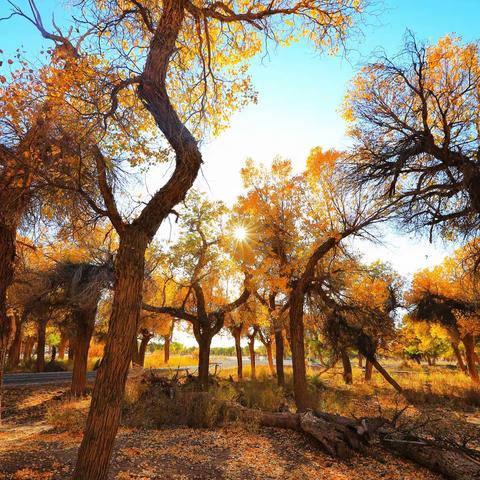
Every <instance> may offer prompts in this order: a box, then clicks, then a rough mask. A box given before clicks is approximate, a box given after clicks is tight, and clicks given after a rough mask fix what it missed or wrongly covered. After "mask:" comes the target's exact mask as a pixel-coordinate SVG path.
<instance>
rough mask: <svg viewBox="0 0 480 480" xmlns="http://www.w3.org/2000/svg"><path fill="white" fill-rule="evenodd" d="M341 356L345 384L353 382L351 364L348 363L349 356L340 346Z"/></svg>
mask: <svg viewBox="0 0 480 480" xmlns="http://www.w3.org/2000/svg"><path fill="white" fill-rule="evenodd" d="M341 357H342V365H343V381H344V382H345V383H346V384H347V385H351V384H352V383H353V373H352V364H351V363H350V357H349V356H348V352H347V350H346V349H345V348H342V351H341Z"/></svg>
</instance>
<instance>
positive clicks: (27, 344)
mask: <svg viewBox="0 0 480 480" xmlns="http://www.w3.org/2000/svg"><path fill="white" fill-rule="evenodd" d="M33 345H35V338H33V337H27V338H26V339H25V341H24V343H23V361H24V362H29V361H30V360H31V359H32V351H33Z"/></svg>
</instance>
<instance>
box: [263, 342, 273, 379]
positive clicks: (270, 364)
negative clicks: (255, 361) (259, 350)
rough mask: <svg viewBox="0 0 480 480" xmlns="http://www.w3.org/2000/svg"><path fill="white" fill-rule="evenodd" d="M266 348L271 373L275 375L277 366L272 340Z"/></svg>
mask: <svg viewBox="0 0 480 480" xmlns="http://www.w3.org/2000/svg"><path fill="white" fill-rule="evenodd" d="M265 349H266V350H267V360H268V368H269V369H270V373H271V374H272V375H275V367H274V366H273V353H272V342H268V343H267V344H266V345H265Z"/></svg>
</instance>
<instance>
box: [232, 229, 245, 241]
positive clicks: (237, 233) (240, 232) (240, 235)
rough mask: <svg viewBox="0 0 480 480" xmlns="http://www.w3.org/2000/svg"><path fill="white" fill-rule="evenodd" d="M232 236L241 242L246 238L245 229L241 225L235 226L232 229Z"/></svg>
mask: <svg viewBox="0 0 480 480" xmlns="http://www.w3.org/2000/svg"><path fill="white" fill-rule="evenodd" d="M233 236H234V237H235V240H237V241H239V242H243V241H244V240H246V238H247V230H246V229H245V227H242V226H239V227H236V228H235V230H234V231H233Z"/></svg>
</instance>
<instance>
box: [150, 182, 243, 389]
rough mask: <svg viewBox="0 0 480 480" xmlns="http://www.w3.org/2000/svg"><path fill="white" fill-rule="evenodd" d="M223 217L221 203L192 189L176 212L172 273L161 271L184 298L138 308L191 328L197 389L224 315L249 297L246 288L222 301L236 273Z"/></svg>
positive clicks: (205, 377)
mask: <svg viewBox="0 0 480 480" xmlns="http://www.w3.org/2000/svg"><path fill="white" fill-rule="evenodd" d="M225 213H226V209H225V206H224V205H223V204H222V203H221V202H210V201H209V200H207V199H206V198H205V197H204V196H202V195H200V194H199V193H197V192H196V191H195V190H193V191H191V192H190V194H189V195H188V197H187V199H186V208H184V209H183V210H181V212H180V213H179V218H180V220H179V224H180V229H181V231H180V234H179V239H178V241H177V243H176V244H175V245H174V246H173V247H172V249H171V252H170V253H171V255H170V260H169V262H168V264H169V265H170V268H171V270H170V271H167V272H165V273H166V279H164V282H167V280H168V279H170V280H173V281H174V282H175V283H176V284H177V285H181V286H182V287H183V292H182V297H183V298H182V297H180V296H177V298H176V300H177V301H176V303H174V304H171V305H167V306H161V307H160V306H152V305H147V304H144V306H143V308H144V310H146V311H149V312H156V313H160V314H162V313H164V314H168V315H170V316H172V317H173V318H178V319H182V320H186V321H188V322H190V323H191V325H192V329H193V334H194V336H195V338H196V340H197V342H198V345H199V363H198V376H199V382H200V385H201V386H202V388H207V387H208V372H209V363H210V345H211V342H212V338H213V337H214V336H215V335H216V334H217V333H218V332H219V331H220V330H221V329H222V328H223V327H224V325H225V317H226V315H227V314H229V313H230V312H232V311H233V310H235V309H236V308H238V307H239V306H240V305H242V304H243V303H245V302H246V300H247V299H248V297H249V295H250V292H249V290H248V288H247V287H245V289H244V291H243V293H241V295H240V296H239V297H238V298H237V299H236V300H235V301H233V302H228V300H227V298H228V297H227V292H226V291H225V288H226V285H227V279H229V278H232V277H233V278H234V275H235V271H234V269H233V265H232V262H231V261H230V258H229V257H228V255H227V254H226V252H225V250H224V249H223V247H222V245H223V243H224V242H225V241H228V239H227V240H225V235H224V233H223V231H222V230H223V225H222V223H223V222H222V218H223V217H224V216H225ZM163 293H165V292H163Z"/></svg>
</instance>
